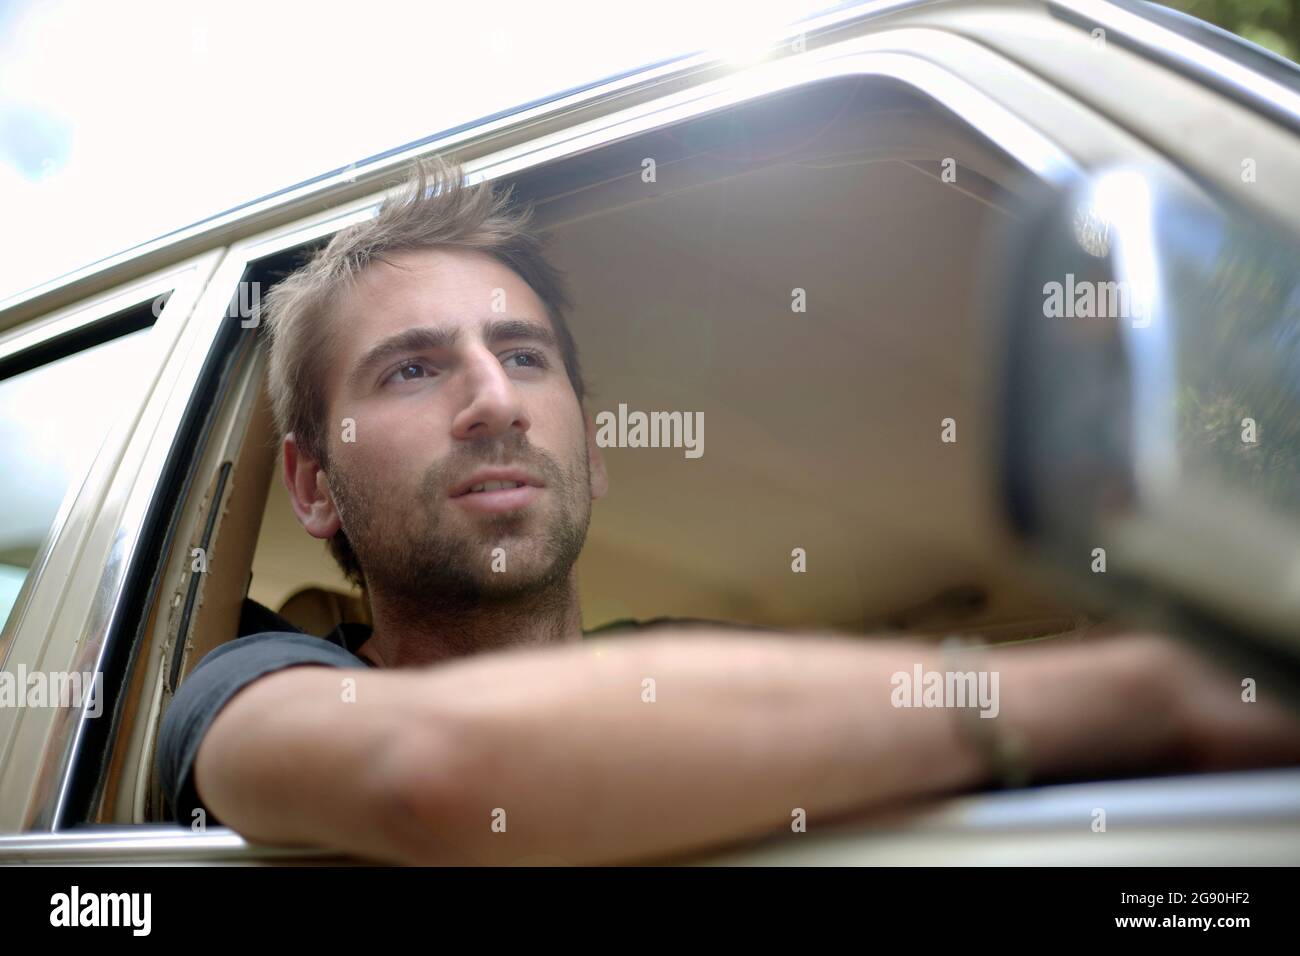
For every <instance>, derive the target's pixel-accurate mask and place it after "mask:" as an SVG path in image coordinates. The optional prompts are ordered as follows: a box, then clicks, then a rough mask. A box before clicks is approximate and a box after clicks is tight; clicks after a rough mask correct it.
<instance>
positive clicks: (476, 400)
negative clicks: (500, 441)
mask: <svg viewBox="0 0 1300 956" xmlns="http://www.w3.org/2000/svg"><path fill="white" fill-rule="evenodd" d="M462 371H463V381H464V389H465V392H464V400H463V402H464V404H463V407H462V408H461V409H460V411H459V412H457V413H456V416H455V418H454V419H453V421H452V426H451V432H452V436H453V437H454V438H458V439H469V438H484V437H489V438H490V437H496V436H498V435H502V434H504V433H506V432H508V431H509V430H510V429H511V428H518V429H519V430H520V431H521V432H527V431H528V429H529V428H530V427H531V426H532V422H531V421H530V420H529V418H528V416H527V413H526V412H525V411H524V406H523V402H522V401H521V399H520V394H519V389H518V388H516V387H515V383H514V382H513V381H512V380H511V378H510V376H509V374H508V373H507V372H506V369H505V367H504V366H502V364H501V360H500V359H499V358H497V357H496V355H494V354H493V353H492V352H491V351H490V350H489V349H487V348H475V349H473V350H472V352H471V353H470V354H469V355H468V356H466V357H465V360H464V364H463V366H462Z"/></svg>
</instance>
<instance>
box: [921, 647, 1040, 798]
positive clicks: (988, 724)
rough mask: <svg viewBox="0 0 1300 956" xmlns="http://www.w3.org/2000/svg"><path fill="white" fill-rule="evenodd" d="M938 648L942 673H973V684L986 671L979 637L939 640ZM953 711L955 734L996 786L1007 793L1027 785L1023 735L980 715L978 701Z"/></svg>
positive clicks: (1026, 748) (1028, 776) (1028, 770)
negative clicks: (971, 748) (977, 757)
mask: <svg viewBox="0 0 1300 956" xmlns="http://www.w3.org/2000/svg"><path fill="white" fill-rule="evenodd" d="M939 648H940V650H941V651H942V653H943V666H944V670H945V671H946V672H948V673H950V674H952V673H967V672H969V671H974V672H975V674H976V679H977V681H978V675H979V674H980V673H981V672H987V667H986V666H985V665H986V664H987V662H988V655H987V653H986V647H985V644H984V642H983V641H982V640H980V639H979V638H963V637H961V636H960V635H950V636H948V637H945V638H944V639H943V641H942V642H941V643H940V645H939ZM953 709H954V710H957V711H961V713H958V714H956V715H954V717H955V719H956V721H957V726H958V728H959V730H958V732H959V733H960V734H961V736H962V737H964V738H965V739H966V740H967V741H968V742H970V743H971V744H972V745H973V746H974V747H975V748H976V749H977V750H978V751H979V752H980V753H981V754H982V755H983V757H984V762H985V764H986V766H988V767H989V768H990V770H991V771H992V774H993V779H994V781H995V782H996V784H997V785H998V786H1000V787H1002V788H1004V789H1009V790H1010V789H1018V788H1020V787H1024V786H1027V785H1028V784H1029V781H1030V780H1031V779H1032V778H1033V768H1032V766H1031V765H1030V761H1029V746H1028V743H1027V741H1026V740H1025V737H1024V734H1023V733H1021V732H1020V731H1017V730H1015V729H1013V728H1010V727H1008V726H1007V725H1006V724H1005V723H1002V722H1000V721H999V720H998V717H982V716H980V712H979V701H978V700H974V701H971V700H968V701H966V706H964V707H955V706H954V707H953ZM1000 711H1001V708H1000V706H999V715H998V716H1001V713H1000Z"/></svg>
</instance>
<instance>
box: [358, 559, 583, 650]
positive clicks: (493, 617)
mask: <svg viewBox="0 0 1300 956" xmlns="http://www.w3.org/2000/svg"><path fill="white" fill-rule="evenodd" d="M370 609H371V613H372V615H373V618H374V627H373V629H372V631H371V634H370V637H369V638H368V639H367V640H366V642H365V643H364V644H363V645H362V646H361V648H360V650H359V653H360V655H361V656H362V657H365V658H367V659H369V660H370V661H372V662H373V663H375V664H376V665H378V666H379V667H418V666H421V665H425V664H435V663H438V662H439V661H445V660H449V659H452V658H456V657H464V656H468V655H470V654H477V653H480V652H482V651H490V650H501V649H505V648H510V647H540V646H544V645H550V644H570V643H576V642H578V641H581V640H582V608H581V605H580V603H579V601H578V578H577V573H576V572H575V571H571V572H570V573H569V576H568V577H567V578H566V579H564V580H563V581H561V582H560V583H559V584H558V585H556V586H555V587H553V588H551V589H548V590H546V591H540V592H538V593H536V594H530V595H525V596H522V597H520V598H518V599H516V600H512V601H509V602H502V603H499V604H495V603H480V604H476V605H475V606H473V607H462V606H446V605H439V604H432V605H430V604H427V603H426V604H422V605H421V606H419V607H414V606H412V604H411V602H410V601H409V600H405V599H402V598H399V597H396V596H392V595H385V594H384V593H383V592H381V591H377V590H376V591H373V592H372V593H371V595H370Z"/></svg>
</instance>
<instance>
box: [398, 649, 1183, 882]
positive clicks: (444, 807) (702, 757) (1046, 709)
mask: <svg viewBox="0 0 1300 956" xmlns="http://www.w3.org/2000/svg"><path fill="white" fill-rule="evenodd" d="M1114 646H1115V645H1113V644H1112V645H1111V647H1114ZM1062 655H1065V657H1064V658H1063V657H1062ZM1071 656H1072V657H1073V660H1069V659H1068V658H1070V657H1071ZM988 661H989V666H990V667H991V668H996V669H999V670H1000V671H1002V675H1001V676H1002V696H1003V699H1004V701H1005V703H1004V704H1003V706H1004V707H1005V708H1006V713H1005V715H1004V716H1003V718H1002V719H1003V721H1004V723H1005V724H1006V725H1007V726H1008V727H1014V728H1015V729H1016V730H1018V731H1020V732H1024V733H1025V734H1026V739H1027V741H1028V743H1029V745H1030V751H1031V757H1032V758H1033V759H1034V760H1035V761H1036V762H1037V763H1038V765H1039V766H1040V767H1043V768H1046V769H1048V770H1049V771H1050V770H1055V769H1061V768H1062V767H1068V766H1069V765H1070V763H1071V761H1083V762H1086V760H1087V756H1088V755H1087V753H1086V752H1085V750H1084V749H1083V745H1082V743H1081V742H1082V741H1085V740H1088V739H1091V740H1093V741H1095V740H1096V737H1095V732H1096V731H1097V730H1098V729H1099V728H1102V727H1104V726H1105V724H1106V722H1107V721H1108V720H1114V719H1115V717H1114V716H1113V711H1114V710H1115V708H1114V706H1111V705H1110V701H1111V700H1113V695H1115V694H1116V693H1117V692H1119V693H1121V694H1122V693H1123V690H1124V686H1123V684H1122V683H1121V682H1122V681H1123V680H1125V679H1127V678H1125V677H1124V675H1126V674H1129V673H1136V670H1135V669H1134V668H1133V667H1132V666H1131V664H1130V663H1126V662H1124V661H1121V660H1120V659H1119V657H1118V656H1117V655H1116V654H1115V653H1114V651H1113V650H1099V649H1097V648H1079V647H1070V648H1059V649H1057V650H1055V651H1048V652H1044V651H1037V652H1035V651H1026V650H1021V651H1019V652H1017V651H1015V650H1008V651H1003V652H998V653H994V654H990V656H989V658H988ZM917 663H919V664H921V666H922V668H923V669H924V670H940V669H941V668H942V667H943V660H942V658H941V656H940V654H939V652H938V651H937V650H936V649H935V648H934V647H933V646H931V645H928V644H924V643H921V642H917V641H912V640H897V639H889V640H882V639H862V638H846V637H826V636H821V637H811V636H808V637H802V636H782V637H776V636H749V635H743V636H738V635H734V634H729V633H716V634H715V633H707V632H704V633H692V634H680V635H672V634H669V635H664V636H654V637H643V638H631V639H628V638H623V639H610V640H604V641H587V642H585V643H584V644H583V645H581V646H573V647H565V648H559V649H549V650H545V651H527V652H510V653H506V654H494V655H485V656H483V657H481V658H478V659H469V660H465V661H461V662H457V663H456V664H454V665H450V666H442V667H440V668H437V669H434V670H432V671H429V672H427V673H425V674H422V675H421V679H422V680H425V681H427V687H426V689H425V693H426V694H427V700H428V702H429V707H430V716H429V718H428V719H429V720H431V721H434V722H437V723H440V724H442V725H450V726H455V727H457V728H458V730H457V734H456V737H457V740H458V745H457V747H455V748H454V749H455V750H456V751H457V753H458V754H459V755H460V757H461V759H460V760H459V761H458V762H457V772H456V776H457V778H458V779H459V780H460V783H459V784H458V785H457V790H458V792H459V794H460V795H459V796H458V797H457V799H455V800H454V801H451V802H450V803H446V802H439V803H437V804H436V805H426V804H422V802H421V800H420V796H419V794H420V783H419V775H418V774H417V775H416V776H415V777H414V778H413V781H412V790H411V794H412V821H413V823H414V824H415V825H416V831H415V832H414V834H413V837H412V844H411V854H410V857H411V860H412V861H419V862H430V863H436V862H480V863H512V862H520V861H530V860H531V861H552V862H561V861H563V862H569V863H603V862H617V861H629V860H637V859H643V858H653V857H660V856H664V855H668V854H674V853H679V852H682V851H686V850H695V849H703V848H706V847H709V846H712V845H719V844H723V843H727V842H732V841H735V840H738V839H742V838H744V837H748V836H755V835H761V834H762V833H764V832H767V831H772V830H774V829H776V828H784V827H788V826H789V825H790V823H791V821H792V819H794V816H793V815H794V814H796V812H797V811H798V810H799V809H802V810H803V811H804V813H805V814H806V817H807V821H808V825H809V827H810V828H814V827H815V826H816V824H817V823H818V822H819V821H825V820H826V819H828V818H831V817H834V816H836V815H842V814H844V812H845V811H850V810H855V809H866V808H869V807H872V806H877V805H883V804H887V803H893V802H896V801H900V800H905V799H907V798H911V797H919V796H922V795H926V794H933V793H938V792H942V791H950V790H954V789H961V788H963V787H968V786H971V785H975V784H977V783H979V782H980V781H981V780H982V779H984V778H985V776H986V775H987V773H988V768H986V767H985V766H984V765H983V758H982V756H981V754H980V753H979V751H978V750H977V748H975V747H973V746H972V745H971V744H970V743H969V742H968V741H967V740H966V738H965V737H963V735H962V733H961V731H960V727H959V725H958V723H957V720H956V715H954V714H953V713H952V712H951V710H948V709H943V708H899V707H895V706H894V705H893V703H891V691H892V690H893V687H892V686H891V676H892V675H893V674H895V673H897V672H899V671H908V672H910V671H911V670H912V669H913V665H914V664H917ZM1062 664H1065V665H1067V666H1066V667H1065V668H1064V669H1062V667H1061V665H1062ZM1071 665H1072V666H1071ZM651 682H652V683H651ZM1094 705H1096V706H1094ZM1142 732H1144V733H1147V734H1148V735H1149V736H1150V737H1151V740H1150V741H1142V742H1140V744H1139V745H1138V747H1137V748H1135V752H1136V749H1142V750H1143V751H1144V752H1145V750H1147V749H1151V748H1158V747H1159V746H1160V745H1161V743H1162V740H1160V739H1158V738H1160V735H1161V734H1163V733H1164V731H1163V730H1162V729H1160V728H1157V727H1155V726H1154V725H1152V726H1148V727H1146V728H1143V731H1142ZM1090 735H1093V736H1091V737H1090ZM1123 749H1124V748H1123V745H1122V744H1116V746H1115V748H1114V751H1113V752H1118V751H1121V750H1123ZM429 765H430V766H431V765H432V764H431V762H430V763H429ZM439 792H443V793H445V792H446V790H445V788H443V789H442V790H441V791H439ZM494 823H495V826H494Z"/></svg>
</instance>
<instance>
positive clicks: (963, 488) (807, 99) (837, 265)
mask: <svg viewBox="0 0 1300 956" xmlns="http://www.w3.org/2000/svg"><path fill="white" fill-rule="evenodd" d="M647 157H648V158H652V159H653V160H654V163H653V168H654V181H652V182H647V181H645V178H646V177H645V175H644V172H645V170H646V168H647V167H646V165H645V164H644V163H643V160H644V159H646V158H647ZM509 183H510V185H512V186H513V187H514V189H515V195H516V197H517V198H518V199H519V200H520V201H524V202H529V203H532V204H533V205H534V208H535V209H536V218H535V220H534V221H535V223H536V225H537V226H539V227H541V228H543V229H544V230H546V231H547V233H548V234H549V236H550V241H549V246H548V248H549V250H550V255H551V258H552V259H553V261H554V262H555V263H556V264H557V265H558V266H559V267H560V268H561V269H562V270H563V271H564V272H565V273H566V275H567V277H568V282H569V286H570V289H571V292H572V296H573V300H574V309H573V310H572V312H571V313H570V315H569V316H568V319H569V322H570V324H571V328H572V330H573V333H574V336H575V338H576V340H577V342H578V347H579V352H580V356H581V360H582V363H583V368H584V372H585V374H586V377H587V379H588V382H589V384H590V386H591V394H590V396H589V399H588V411H589V413H590V414H592V415H593V416H594V415H595V414H597V413H598V412H599V411H603V410H611V411H612V410H616V409H617V408H618V406H619V405H620V403H622V404H626V406H627V407H628V408H629V409H639V410H645V411H652V410H680V411H691V412H702V413H703V415H704V420H705V421H706V423H707V429H706V431H705V445H704V447H705V453H704V454H703V455H702V456H701V457H699V458H688V457H686V456H685V455H684V454H683V451H682V449H680V448H606V449H604V455H605V461H606V464H607V468H608V471H609V476H610V490H609V493H608V495H607V496H606V497H605V498H603V499H601V500H600V501H598V502H596V503H595V505H594V507H593V512H592V521H591V526H590V529H589V533H588V537H587V542H586V546H585V548H584V550H583V553H582V556H581V558H580V561H579V564H578V572H579V580H580V583H581V594H582V604H583V620H584V627H586V628H588V629H590V628H593V627H596V626H598V625H601V624H603V623H606V622H609V621H612V620H616V619H621V618H638V619H643V620H644V619H650V618H655V617H661V616H667V617H686V618H703V619H708V620H716V621H727V622H737V623H743V624H750V625H756V626H760V627H771V628H782V629H793V630H833V631H838V632H845V633H854V634H863V635H870V634H872V633H881V632H886V631H888V632H898V631H906V632H914V633H920V634H932V635H935V636H936V637H938V636H942V635H944V634H947V633H953V632H960V633H964V634H978V635H982V636H984V637H985V638H986V639H988V640H992V641H1009V640H1019V639H1027V638H1033V637H1040V636H1045V635H1052V634H1064V633H1067V632H1069V631H1071V630H1072V629H1073V628H1075V627H1077V626H1078V625H1079V624H1080V622H1081V618H1080V617H1078V616H1077V615H1076V614H1075V613H1074V612H1073V610H1072V609H1071V608H1070V607H1068V606H1066V605H1064V604H1063V603H1062V602H1061V601H1060V600H1059V599H1058V598H1057V597H1056V596H1054V595H1053V594H1051V593H1049V592H1045V591H1041V590H1038V589H1037V588H1036V587H1034V586H1031V585H1030V584H1029V583H1027V581H1026V580H1025V579H1024V576H1023V574H1022V573H1021V569H1020V568H1018V566H1017V563H1016V555H1015V552H1014V551H1013V549H1012V546H1011V543H1010V540H1009V538H1008V537H1007V536H1006V532H1005V530H1004V528H1003V525H1002V521H1001V517H1000V509H999V505H998V500H997V496H996V492H995V488H994V482H993V478H992V469H991V467H990V462H989V460H988V459H989V456H990V455H991V451H990V450H991V448H992V447H993V446H994V441H993V438H994V431H995V428H996V421H994V420H993V416H992V415H991V413H990V407H991V404H992V403H991V402H990V401H989V397H988V391H989V372H988V371H987V369H988V362H987V361H986V360H985V358H984V356H985V355H986V350H987V349H988V346H989V343H988V335H989V333H988V328H987V324H986V322H987V314H986V309H985V307H984V303H985V302H986V300H987V298H988V294H989V293H988V290H987V288H985V286H984V285H983V283H984V281H985V280H984V278H983V277H984V275H985V274H986V268H985V267H986V262H985V258H984V257H985V255H986V254H987V252H988V248H989V246H990V245H991V244H992V242H993V239H994V237H996V236H997V235H998V234H999V231H1000V230H1001V229H1002V228H1004V227H1005V225H1006V223H1007V220H1008V219H1009V218H1010V217H1013V216H1014V215H1015V209H1016V208H1017V203H1018V201H1019V200H1021V199H1023V198H1024V196H1026V195H1027V194H1028V193H1029V192H1030V191H1031V190H1034V189H1039V188H1041V184H1040V183H1038V182H1037V180H1034V179H1033V177H1032V176H1030V175H1029V174H1028V173H1027V172H1026V171H1024V170H1023V169H1022V168H1021V167H1020V166H1019V165H1018V164H1017V163H1016V162H1015V161H1014V160H1013V159H1011V158H1010V157H1009V156H1007V155H1006V154H1005V153H1003V152H1002V151H1001V150H1000V149H998V147H996V146H995V145H994V144H992V143H991V142H990V141H989V140H987V139H986V138H984V137H983V136H982V135H981V134H980V133H979V132H978V131H977V130H974V129H973V128H971V127H970V126H968V125H967V124H965V123H964V122H962V121H961V120H959V119H957V118H956V117H955V116H954V115H953V114H951V113H949V112H948V111H947V110H945V109H944V108H943V107H942V106H940V105H939V104H937V103H935V102H933V101H932V100H929V99H928V98H925V97H923V96H921V95H919V94H917V93H915V92H914V91H911V90H909V89H908V88H906V87H903V86H901V85H898V84H894V83H892V82H887V81H882V80H878V79H871V80H868V79H863V78H851V79H843V80H835V81H824V82H818V83H812V84H809V85H807V86H802V87H797V88H795V89H793V90H789V91H785V92H783V93H780V94H777V95H772V96H769V97H766V98H764V99H762V100H759V101H757V102H752V103H748V104H745V105H742V106H739V107H734V108H731V109H728V110H724V111H721V112H718V113H716V114H710V115H706V116H703V117H699V118H696V119H692V120H689V121H686V122H683V123H680V124H678V125H675V126H670V127H664V128H659V129H655V130H652V131H650V132H646V133H642V134H638V135H636V136H632V137H629V138H627V139H623V140H619V141H615V142H613V143H610V144H607V145H605V146H602V147H599V148H597V149H594V150H591V151H590V152H587V153H584V154H580V155H577V156H574V157H570V158H567V159H564V160H562V161H557V162H554V163H549V164H546V165H544V166H541V167H537V168H532V169H528V170H525V171H523V172H521V173H518V174H516V175H514V176H512V177H511V178H510V179H509ZM307 251H308V250H307V249H303V248H299V249H296V250H290V251H288V252H286V253H285V254H284V255H281V256H277V257H275V261H274V262H263V263H255V264H253V266H252V267H251V268H252V269H254V270H255V271H256V274H257V275H261V276H265V277H266V278H267V281H274V278H275V276H277V275H284V274H285V273H287V272H288V271H289V270H290V269H292V268H293V267H294V265H295V264H296V263H297V262H299V261H301V256H302V255H303V254H305V253H306V252H307ZM796 290H803V293H804V295H803V304H804V305H805V308H804V309H803V310H799V309H797V308H796V307H795V306H794V305H793V303H794V302H795V301H796V295H797V292H796ZM239 350H240V354H239V355H238V356H237V360H236V361H234V362H233V363H232V371H231V373H230V375H229V376H228V379H227V381H226V383H225V388H224V392H223V394H222V396H221V398H220V401H219V404H218V406H217V408H216V410H215V412H214V414H213V416H212V421H211V426H210V427H209V429H208V430H207V432H206V435H205V438H204V443H203V447H202V451H201V454H199V456H198V459H197V462H198V464H197V465H196V467H195V469H194V470H193V472H192V473H191V474H190V475H189V476H188V483H187V485H186V488H185V491H184V493H183V495H182V503H181V505H180V507H179V508H178V509H177V512H176V515H175V521H174V527H173V528H172V529H171V531H170V538H169V540H170V545H169V549H168V552H167V554H166V556H165V558H164V560H163V562H162V568H161V571H160V579H161V581H162V582H163V584H162V586H160V587H159V588H158V589H157V591H156V597H155V601H154V604H153V606H152V607H151V608H150V609H149V617H148V622H147V634H148V640H147V642H146V646H145V649H144V650H142V651H141V658H140V665H141V666H136V667H134V668H133V671H132V682H133V685H132V688H131V699H132V700H133V701H135V702H136V703H135V705H134V708H133V710H132V712H130V713H128V714H127V715H125V719H124V720H122V721H121V722H120V724H119V726H118V728H117V729H116V735H117V736H116V739H115V740H114V741H113V746H112V748H111V758H110V761H111V762H110V766H109V768H108V773H107V774H106V775H105V782H104V785H103V787H102V791H101V793H100V796H99V800H98V804H97V810H96V819H97V820H98V821H100V822H116V823H125V822H160V821H163V820H166V819H167V815H166V812H165V808H164V807H163V806H162V799H161V795H160V792H159V791H158V788H157V784H156V781H154V780H153V779H152V778H153V774H152V772H151V771H152V760H153V749H154V734H155V733H156V730H157V726H158V723H159V721H160V718H161V714H162V712H163V711H164V710H165V707H166V704H167V702H168V701H169V700H170V695H171V693H172V692H173V691H174V689H175V687H177V686H179V684H180V682H182V681H183V680H184V677H185V675H186V674H188V673H189V671H190V670H192V669H193V667H194V666H195V664H197V663H198V661H200V660H201V659H202V658H203V656H204V655H205V654H207V653H208V652H209V651H211V650H212V649H213V648H214V647H216V646H218V645H220V644H221V643H224V642H226V641H229V640H233V639H235V638H236V637H238V636H240V635H241V634H243V633H249V632H251V631H254V630H259V629H265V624H266V622H267V620H268V618H267V617H266V613H272V612H273V613H274V614H275V615H278V618H279V619H281V620H283V621H287V622H288V623H289V624H290V625H291V626H293V627H295V628H297V629H299V630H302V631H304V632H306V633H310V634H317V635H322V634H325V633H327V632H328V631H330V630H331V629H332V628H333V627H334V626H335V625H337V624H338V623H340V622H343V621H362V622H365V621H367V613H368V611H367V606H366V603H365V599H364V595H362V594H360V593H358V592H357V591H355V590H354V589H353V588H351V587H350V586H349V585H348V583H347V582H346V581H345V579H344V578H343V576H342V574H341V572H340V571H339V570H338V568H337V567H336V566H335V565H334V563H333V561H332V559H331V558H330V556H329V554H328V552H327V550H326V547H325V545H324V543H323V542H321V541H318V540H316V539H314V538H312V537H310V536H309V535H308V534H307V533H306V532H305V531H304V530H303V529H302V528H301V526H300V525H299V524H298V522H297V519H296V518H295V516H294V514H293V512H292V510H291V509H290V506H289V501H288V496H287V493H286V491H285V489H284V487H283V485H282V483H281V480H280V476H279V472H278V470H277V468H278V436H277V435H276V433H275V430H274V424H273V422H272V419H271V415H270V410H269V405H268V402H267V400H266V396H265V391H264V373H265V359H266V357H265V354H264V352H263V349H262V344H261V342H260V340H258V339H256V338H254V337H253V336H246V337H245V341H244V342H243V344H241V345H240V346H239ZM946 419H951V420H952V422H953V424H954V425H955V438H956V440H955V441H944V440H943V432H944V428H945V425H944V423H945V420H946ZM949 437H952V436H951V429H949ZM196 547H204V548H205V549H206V551H207V554H208V555H210V562H209V564H208V566H207V567H206V569H205V570H204V571H203V572H202V573H199V572H197V571H195V570H194V551H193V549H194V548H196ZM795 549H803V553H804V555H805V556H806V570H805V571H803V572H802V573H797V572H795V571H794V570H793V568H792V562H793V554H794V553H795ZM264 612H265V613H264Z"/></svg>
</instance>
